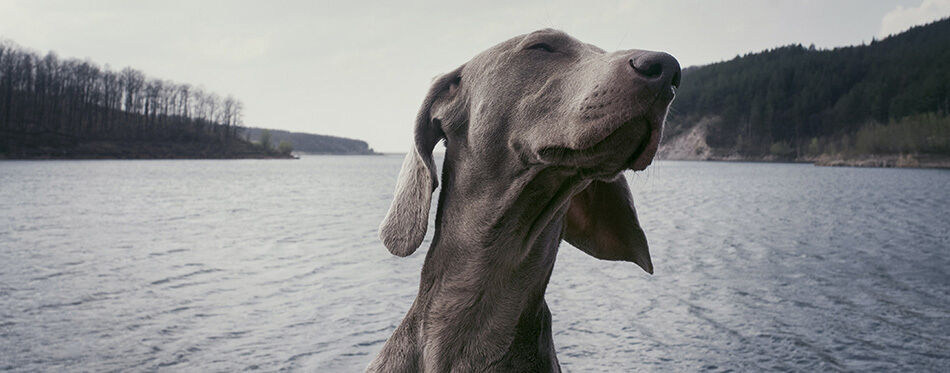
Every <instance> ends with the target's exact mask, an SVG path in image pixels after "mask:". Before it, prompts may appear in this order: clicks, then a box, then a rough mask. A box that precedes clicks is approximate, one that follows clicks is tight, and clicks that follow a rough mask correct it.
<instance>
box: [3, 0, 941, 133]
mask: <svg viewBox="0 0 950 373" xmlns="http://www.w3.org/2000/svg"><path fill="white" fill-rule="evenodd" d="M948 15H950V0H898V1H880V0H842V1H825V0H795V1H791V0H789V1H766V0H756V1H675V0H670V1H657V0H649V1H641V0H628V1H597V0H590V1H588V0H583V1H582V0H572V1H561V0H527V1H518V0H500V1H496V0H477V1H464V2H459V1H398V0H391V1H360V0H350V1H319V0H318V1H314V0H300V1H297V0H293V1H290V0H288V1H282V0H269V1H236V0H233V1H227V0H218V1H211V0H208V1H205V0H182V1H179V0H160V1H122V0H22V1H18V0H0V38H5V39H9V40H12V41H14V42H16V43H18V44H20V45H21V46H23V47H26V48H30V49H32V50H34V51H36V52H38V53H40V54H45V53H46V52H48V51H50V50H52V51H55V52H56V53H57V54H58V55H59V56H60V57H61V58H80V59H86V58H88V59H90V60H91V61H93V62H95V63H97V64H100V65H105V64H109V65H110V66H111V67H112V68H113V69H121V68H123V67H126V66H131V67H133V68H136V69H139V70H141V71H143V72H144V73H145V74H146V75H148V76H149V77H151V78H161V79H169V80H173V81H175V82H177V83H189V84H192V85H196V86H198V85H200V86H204V88H205V90H206V91H210V92H215V93H218V94H219V95H221V96H222V97H224V96H226V95H228V94H232V95H234V96H235V97H236V98H238V99H240V100H242V101H243V102H244V105H245V108H246V111H245V124H246V125H248V126H254V127H265V128H277V129H284V130H291V131H297V132H308V133H318V134H328V135H334V136H344V137H351V138H357V139H361V140H365V141H367V142H369V144H370V146H371V147H373V148H375V149H376V150H377V151H386V152H404V151H406V150H407V149H408V148H409V146H410V141H411V139H412V122H413V118H414V117H415V114H416V111H417V110H418V107H419V105H420V104H421V102H422V98H423V97H424V96H425V93H426V91H427V89H428V86H429V83H430V81H431V79H432V78H433V77H435V76H436V75H439V74H441V73H444V72H448V71H449V70H452V69H454V68H455V67H457V66H459V65H461V64H462V63H464V62H466V61H468V59H469V58H471V57H472V56H474V55H475V54H476V53H478V52H480V51H482V50H484V49H486V48H488V47H490V46H492V45H494V44H496V43H498V42H501V41H503V40H505V39H508V38H510V37H512V36H515V35H519V34H523V33H527V32H531V31H533V30H536V29H540V28H545V27H553V28H558V29H561V30H564V31H567V32H568V33H570V34H572V35H574V36H575V37H577V38H579V39H581V40H583V41H585V42H588V43H592V44H595V45H598V46H600V47H602V48H604V49H606V50H608V51H609V50H616V49H632V48H636V49H651V50H662V51H666V52H669V53H671V54H673V55H674V56H676V57H677V58H678V59H679V60H680V63H681V64H682V65H683V66H692V65H702V64H708V63H713V62H718V61H722V60H728V59H731V58H733V57H735V56H736V55H738V54H745V53H749V52H758V51H761V50H764V49H768V48H771V47H775V46H781V45H787V44H793V43H794V44H798V43H801V44H803V45H806V46H807V45H809V44H812V43H814V44H815V45H816V46H817V47H819V48H833V47H837V46H847V45H855V44H861V43H867V42H870V41H871V40H872V38H875V37H876V38H879V39H880V38H883V37H885V36H887V35H889V34H894V33H898V32H900V31H903V30H906V29H907V28H909V27H911V26H913V25H918V24H924V23H928V22H930V21H933V20H937V19H940V18H944V17H947V16H948ZM683 84H689V82H688V81H684V82H683Z"/></svg>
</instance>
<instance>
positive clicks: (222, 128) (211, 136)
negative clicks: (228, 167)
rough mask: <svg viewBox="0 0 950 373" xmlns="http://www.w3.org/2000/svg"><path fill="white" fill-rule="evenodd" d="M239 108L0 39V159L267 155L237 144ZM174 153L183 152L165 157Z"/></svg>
mask: <svg viewBox="0 0 950 373" xmlns="http://www.w3.org/2000/svg"><path fill="white" fill-rule="evenodd" d="M243 110H244V105H243V104H242V103H241V101H240V100H238V99H236V98H234V97H233V96H230V95H228V96H226V97H221V96H220V95H218V94H216V93H214V92H208V91H206V90H204V89H203V88H202V87H194V86H191V85H189V84H178V83H175V82H172V81H169V80H162V79H157V78H151V77H148V76H146V75H145V74H144V73H142V72H141V71H139V70H136V69H133V68H131V67H126V68H123V69H121V70H116V69H112V68H111V67H109V65H105V66H102V67H100V66H99V65H98V64H96V63H94V62H91V61H88V60H78V59H61V58H59V57H58V56H57V55H56V53H54V52H49V53H47V54H46V55H45V56H40V55H39V54H37V53H35V52H33V51H30V50H28V49H26V48H23V47H20V46H18V45H17V44H16V43H14V42H12V41H9V40H2V41H0V134H2V135H3V136H2V137H3V139H2V141H0V156H4V155H6V156H8V157H14V158H16V157H25V158H30V157H37V156H43V155H47V156H52V157H57V156H58V155H62V154H61V153H63V152H67V151H72V152H74V153H75V152H77V151H78V152H80V153H81V152H92V153H96V154H87V155H90V156H93V157H119V158H122V157H135V158H153V157H168V156H171V157H178V156H183V157H202V158H203V157H213V158H218V157H225V158H228V157H244V156H253V157H261V156H267V154H266V153H267V152H266V150H264V152H263V153H264V154H260V153H261V152H260V151H257V150H255V149H253V147H251V146H250V144H249V143H247V142H246V141H245V140H243V139H242V138H240V136H239V131H240V129H241V126H242V125H243V119H242V118H243ZM90 143H99V144H102V143H108V144H109V146H105V147H103V146H99V148H96V147H95V146H92V147H91V146H87V145H88V144H90ZM155 144H163V145H164V146H161V147H159V148H161V149H162V152H161V154H148V152H149V149H155V146H152V145H155ZM169 144H171V145H169ZM182 144H192V145H194V144H198V145H199V147H200V149H198V150H197V151H196V150H195V149H190V148H188V147H182V146H180V145H182ZM130 147H131V148H135V147H137V148H138V150H135V149H130ZM193 147H194V146H191V148H193ZM102 148H108V149H106V150H103V149H102ZM177 151H183V152H184V153H185V154H178V155H176V154H169V152H172V153H174V152H177ZM103 152H104V153H103ZM220 152H225V153H233V154H223V153H222V154H216V153H220ZM99 153H103V154H99ZM73 156H74V157H83V156H84V154H73Z"/></svg>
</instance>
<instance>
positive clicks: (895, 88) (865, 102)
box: [660, 19, 950, 166]
mask: <svg viewBox="0 0 950 373" xmlns="http://www.w3.org/2000/svg"><path fill="white" fill-rule="evenodd" d="M948 115H950V19H943V20H940V21H937V22H934V23H931V24H928V25H925V26H918V27H914V28H912V29H910V30H908V31H906V32H903V33H901V34H898V35H894V36H890V37H888V38H886V39H883V40H880V41H878V40H874V41H872V42H871V43H870V44H868V45H860V46H851V47H843V48H835V49H833V50H820V49H816V48H814V46H811V47H808V48H806V47H803V46H801V45H790V46H785V47H779V48H775V49H772V50H768V51H763V52H760V53H754V54H747V55H744V56H737V57H736V58H734V59H732V60H730V61H724V62H720V63H715V64H711V65H706V66H699V67H690V68H687V69H684V71H683V83H682V86H681V88H680V89H679V90H678V91H677V97H676V100H675V101H674V102H673V105H672V108H671V115H670V118H669V120H668V123H667V129H668V131H667V134H666V136H665V139H664V146H663V147H661V153H660V157H662V158H666V159H724V160H728V159H734V160H786V161H788V160H797V161H817V162H825V163H835V162H837V163H843V164H848V163H854V164H858V163H865V164H871V165H879V166H880V165H897V162H899V161H900V160H901V159H903V161H901V162H903V163H902V164H901V165H922V166H926V165H929V164H930V163H935V164H938V165H939V164H940V163H941V162H942V161H941V159H945V158H946V159H950V116H948Z"/></svg>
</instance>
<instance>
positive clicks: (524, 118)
mask: <svg viewBox="0 0 950 373" xmlns="http://www.w3.org/2000/svg"><path fill="white" fill-rule="evenodd" d="M679 76H680V68H679V64H678V63H677V62H676V60H675V59H674V58H672V57H671V56H669V55H667V54H665V53H656V52H646V51H638V50H626V51H617V52H613V53H605V52H604V51H603V50H601V49H600V48H597V47H595V46H592V45H589V44H585V43H582V42H580V41H578V40H576V39H574V38H572V37H570V36H568V35H567V34H565V33H563V32H560V31H556V30H550V29H548V30H541V31H537V32H534V33H531V34H527V35H521V36H517V37H514V38H512V39H510V40H508V41H505V42H503V43H501V44H498V45H496V46H495V47H492V48H491V49H488V50H487V51H485V52H482V53H481V54H479V55H477V56H475V57H474V58H473V59H472V60H471V61H469V62H468V63H466V64H465V65H463V66H461V67H459V68H458V69H456V70H455V71H453V72H450V73H448V74H445V75H443V76H441V77H439V78H437V79H436V80H435V82H434V83H433V85H432V88H431V90H430V92H429V94H428V95H427V96H426V99H425V101H424V102H423V105H422V108H421V109H420V112H419V115H418V116H417V118H416V130H415V134H416V136H415V142H416V143H415V144H414V146H413V148H412V150H411V151H410V152H409V154H408V155H407V156H406V161H405V163H404V164H403V169H402V171H400V176H399V181H398V184H397V186H396V192H395V196H394V200H393V203H392V206H391V207H390V210H389V213H388V214H387V215H386V218H385V219H384V220H383V223H382V225H381V226H380V238H381V239H382V240H383V242H384V244H385V245H386V247H387V248H389V250H390V251H391V252H392V253H393V254H395V255H398V256H406V255H409V254H412V253H413V252H414V251H415V250H416V249H417V248H418V246H419V245H420V244H421V243H422V240H423V237H424V236H425V232H426V226H427V223H428V211H429V206H430V203H431V195H432V192H433V191H434V190H435V188H436V187H437V186H438V182H439V180H438V178H437V177H436V175H437V172H436V169H435V163H434V162H432V149H433V147H434V146H435V144H436V143H438V141H440V140H444V141H445V142H446V155H445V162H444V165H443V168H444V169H443V170H442V178H441V180H442V192H441V193H440V198H439V204H438V209H437V213H436V222H435V227H436V231H435V236H434V238H433V240H432V245H431V246H430V248H429V250H428V252H427V254H426V260H425V263H424V265H423V268H422V278H421V281H420V284H419V293H418V295H417V297H416V300H415V302H414V303H413V304H412V307H411V308H410V309H409V312H408V314H407V315H406V317H405V318H404V319H403V321H402V323H401V324H400V325H399V326H398V327H397V328H396V330H395V332H394V333H393V335H392V336H391V337H390V338H389V340H388V341H387V342H386V344H385V345H384V346H383V348H382V351H380V353H379V355H378V356H377V357H376V359H374V360H373V362H372V363H370V365H369V367H368V368H367V371H372V372H422V371H428V372H449V371H451V372H472V371H489V372H510V371H520V372H548V371H555V372H556V371H560V367H559V365H558V361H557V357H556V356H555V353H554V343H553V340H552V338H551V313H550V311H549V310H548V307H547V304H546V303H545V301H544V291H545V288H546V287H547V284H548V280H549V279H550V276H551V271H552V270H553V268H554V260H555V258H556V256H557V249H558V245H559V244H560V242H561V240H562V239H566V240H567V241H569V242H571V243H572V244H574V245H575V246H577V247H578V248H580V249H581V250H583V251H584V252H587V253H588V254H590V255H592V256H594V257H597V258H600V259H605V260H625V261H631V262H634V263H637V264H638V265H640V266H641V267H642V268H643V269H644V270H646V271H647V272H649V273H652V272H653V265H652V263H651V261H650V255H649V250H648V247H647V241H646V237H645V236H644V234H643V230H642V229H641V228H640V226H639V223H638V221H637V216H636V210H635V208H634V205H633V197H632V196H631V194H630V189H629V187H628V186H627V182H626V180H625V179H624V178H623V175H622V171H624V170H626V169H634V170H643V169H644V168H646V167H647V166H648V165H649V164H650V162H651V161H652V159H653V156H654V154H655V153H656V147H657V145H658V143H659V139H660V136H661V134H662V129H663V122H664V120H665V118H666V113H667V109H668V107H669V104H670V102H671V101H672V99H673V94H674V88H675V86H678V84H679V79H680V78H679Z"/></svg>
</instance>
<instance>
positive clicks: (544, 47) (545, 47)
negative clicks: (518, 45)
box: [525, 43, 555, 53]
mask: <svg viewBox="0 0 950 373" xmlns="http://www.w3.org/2000/svg"><path fill="white" fill-rule="evenodd" d="M525 49H534V50H539V51H543V52H547V53H554V52H555V50H554V47H552V46H551V44H548V43H534V44H531V45H529V46H528V47H527V48H525Z"/></svg>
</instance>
